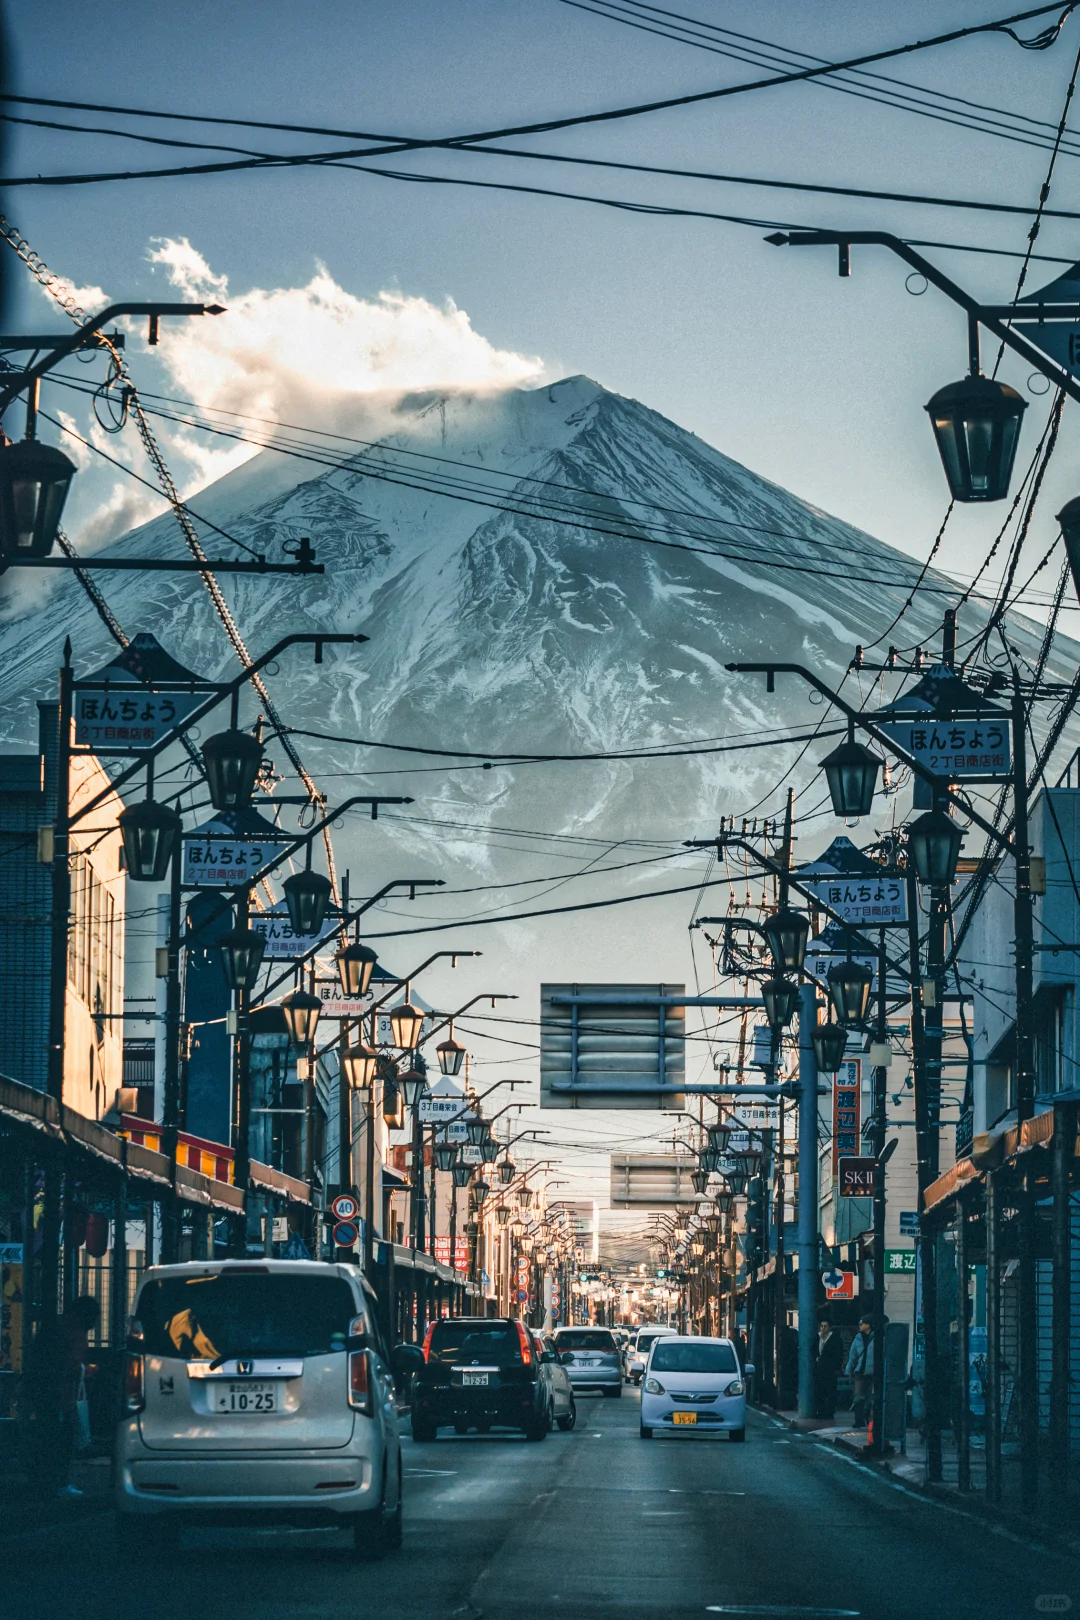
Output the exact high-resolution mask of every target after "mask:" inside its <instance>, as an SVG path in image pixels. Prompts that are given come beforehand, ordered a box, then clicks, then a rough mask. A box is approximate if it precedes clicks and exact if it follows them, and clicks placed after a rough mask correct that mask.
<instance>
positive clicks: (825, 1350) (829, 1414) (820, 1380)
mask: <svg viewBox="0 0 1080 1620" xmlns="http://www.w3.org/2000/svg"><path fill="white" fill-rule="evenodd" d="M814 1348H815V1352H816V1354H815V1358H814V1416H815V1417H818V1418H828V1420H829V1421H830V1422H832V1419H833V1418H834V1417H835V1416H836V1385H837V1383H838V1381H839V1378H840V1368H841V1367H842V1366H843V1364H844V1345H843V1340H842V1339H841V1337H840V1335H839V1333H837V1331H836V1329H835V1328H834V1327H833V1325H832V1322H831V1321H830V1320H829V1318H828V1317H827V1316H823V1317H822V1318H821V1322H820V1323H819V1325H818V1339H817V1344H816V1346H815V1347H814Z"/></svg>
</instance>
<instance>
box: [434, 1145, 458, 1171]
mask: <svg viewBox="0 0 1080 1620" xmlns="http://www.w3.org/2000/svg"><path fill="white" fill-rule="evenodd" d="M457 1156H458V1150H457V1143H456V1142H436V1144H435V1168H436V1169H437V1170H444V1171H448V1170H453V1168H454V1166H455V1165H456V1164H457Z"/></svg>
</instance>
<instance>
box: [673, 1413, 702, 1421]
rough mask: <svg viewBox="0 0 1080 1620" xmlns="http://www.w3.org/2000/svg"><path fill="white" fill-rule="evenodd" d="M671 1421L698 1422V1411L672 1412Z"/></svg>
mask: <svg viewBox="0 0 1080 1620" xmlns="http://www.w3.org/2000/svg"><path fill="white" fill-rule="evenodd" d="M671 1421H672V1423H696V1422H697V1413H696V1412H672V1414H671Z"/></svg>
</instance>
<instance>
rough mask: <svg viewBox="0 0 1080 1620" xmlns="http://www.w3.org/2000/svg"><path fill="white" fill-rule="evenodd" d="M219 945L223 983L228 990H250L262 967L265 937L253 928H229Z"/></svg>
mask: <svg viewBox="0 0 1080 1620" xmlns="http://www.w3.org/2000/svg"><path fill="white" fill-rule="evenodd" d="M220 945H221V966H222V969H223V971H224V974H225V983H226V984H227V985H228V986H229V989H230V990H250V989H251V987H252V986H253V985H254V983H255V980H256V978H257V977H258V973H259V969H260V967H261V966H262V959H263V952H264V951H265V949H266V935H265V934H260V933H257V932H256V931H255V929H254V928H230V929H229V931H228V933H225V934H222V936H221V941H220Z"/></svg>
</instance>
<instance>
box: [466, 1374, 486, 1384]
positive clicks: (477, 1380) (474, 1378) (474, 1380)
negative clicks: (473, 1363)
mask: <svg viewBox="0 0 1080 1620" xmlns="http://www.w3.org/2000/svg"><path fill="white" fill-rule="evenodd" d="M487 1381H488V1375H487V1373H486V1372H475V1373H474V1372H467V1373H462V1375H461V1382H462V1383H463V1384H486V1383H487Z"/></svg>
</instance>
